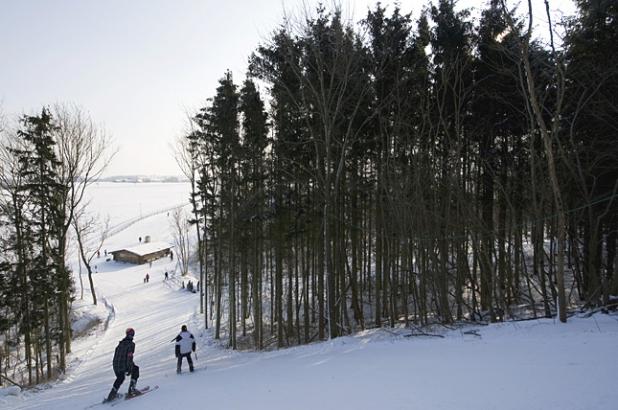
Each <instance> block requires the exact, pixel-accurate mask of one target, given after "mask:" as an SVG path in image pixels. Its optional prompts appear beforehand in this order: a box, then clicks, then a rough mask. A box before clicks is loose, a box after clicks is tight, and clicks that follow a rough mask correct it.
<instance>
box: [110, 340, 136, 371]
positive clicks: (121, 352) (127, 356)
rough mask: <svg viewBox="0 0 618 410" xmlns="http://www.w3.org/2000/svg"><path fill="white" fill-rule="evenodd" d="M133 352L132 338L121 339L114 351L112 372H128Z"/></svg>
mask: <svg viewBox="0 0 618 410" xmlns="http://www.w3.org/2000/svg"><path fill="white" fill-rule="evenodd" d="M134 352H135V343H133V339H131V338H129V337H125V338H124V339H122V340H121V341H120V342H119V343H118V346H117V347H116V351H115V352H114V362H113V366H114V372H116V373H123V372H130V371H131V369H132V368H133V353H134Z"/></svg>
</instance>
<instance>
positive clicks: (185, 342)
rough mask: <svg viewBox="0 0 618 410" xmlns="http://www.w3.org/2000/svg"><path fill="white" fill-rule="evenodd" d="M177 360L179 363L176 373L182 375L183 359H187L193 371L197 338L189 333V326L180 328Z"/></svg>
mask: <svg viewBox="0 0 618 410" xmlns="http://www.w3.org/2000/svg"><path fill="white" fill-rule="evenodd" d="M175 340H176V348H175V352H176V358H177V359H178V363H177V364H176V373H178V374H180V372H181V367H182V358H183V357H186V358H187V363H189V371H190V372H192V371H193V360H191V352H195V338H194V337H193V335H192V334H191V333H189V331H187V326H186V325H182V327H181V328H180V333H179V334H178V336H176V339H175Z"/></svg>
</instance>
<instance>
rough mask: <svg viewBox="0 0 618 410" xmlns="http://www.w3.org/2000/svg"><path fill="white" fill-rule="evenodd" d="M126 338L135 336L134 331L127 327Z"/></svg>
mask: <svg viewBox="0 0 618 410" xmlns="http://www.w3.org/2000/svg"><path fill="white" fill-rule="evenodd" d="M125 333H126V335H127V336H131V337H133V336H135V330H134V329H133V328H132V327H128V328H127V330H126V331H125Z"/></svg>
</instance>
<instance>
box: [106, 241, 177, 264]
mask: <svg viewBox="0 0 618 410" xmlns="http://www.w3.org/2000/svg"><path fill="white" fill-rule="evenodd" d="M172 248H173V246H172V245H170V244H169V243H167V242H149V243H144V244H141V245H138V246H133V247H131V248H124V249H118V250H115V251H112V252H111V254H112V255H113V256H114V260H115V261H118V262H128V263H134V264H137V265H141V264H143V263H148V262H152V261H154V260H157V259H161V258H164V257H166V256H169V254H170V252H171V250H172Z"/></svg>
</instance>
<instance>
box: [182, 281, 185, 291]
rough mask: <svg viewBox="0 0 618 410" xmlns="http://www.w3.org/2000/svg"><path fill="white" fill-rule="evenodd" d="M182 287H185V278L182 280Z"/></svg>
mask: <svg viewBox="0 0 618 410" xmlns="http://www.w3.org/2000/svg"><path fill="white" fill-rule="evenodd" d="M182 288H183V289H184V288H185V281H184V280H183V281H182Z"/></svg>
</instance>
